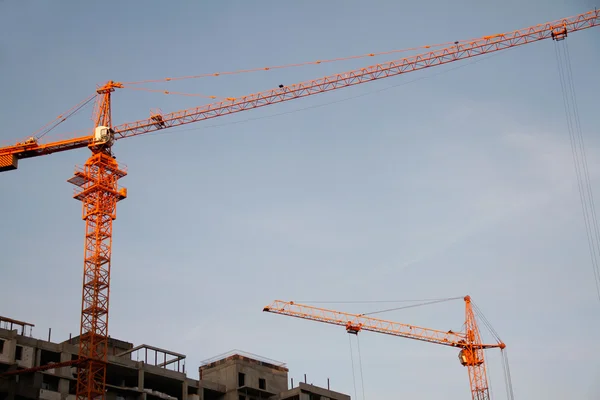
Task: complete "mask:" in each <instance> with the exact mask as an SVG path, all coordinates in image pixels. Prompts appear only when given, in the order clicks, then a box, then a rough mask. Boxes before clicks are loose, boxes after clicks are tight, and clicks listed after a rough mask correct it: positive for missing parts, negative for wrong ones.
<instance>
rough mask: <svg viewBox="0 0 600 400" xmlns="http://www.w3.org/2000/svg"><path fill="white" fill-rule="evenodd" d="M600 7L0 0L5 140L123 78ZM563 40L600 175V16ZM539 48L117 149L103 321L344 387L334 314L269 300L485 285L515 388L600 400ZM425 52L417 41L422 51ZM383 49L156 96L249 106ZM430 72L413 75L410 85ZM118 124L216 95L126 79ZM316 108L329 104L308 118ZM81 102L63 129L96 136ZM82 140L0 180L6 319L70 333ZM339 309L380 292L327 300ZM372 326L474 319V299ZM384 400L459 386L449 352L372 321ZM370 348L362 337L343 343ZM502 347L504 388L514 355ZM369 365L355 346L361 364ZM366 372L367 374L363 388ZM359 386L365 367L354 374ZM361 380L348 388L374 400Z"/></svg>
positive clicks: (254, 62) (547, 54)
mask: <svg viewBox="0 0 600 400" xmlns="http://www.w3.org/2000/svg"><path fill="white" fill-rule="evenodd" d="M595 5H600V4H598V3H597V2H596V3H594V1H593V0H569V1H567V0H507V1H504V2H502V3H501V4H500V3H498V2H482V1H476V0H455V1H452V2H447V1H443V0H431V1H428V2H425V1H424V2H421V3H417V2H406V1H396V2H394V1H391V0H389V1H384V0H373V1H369V2H366V1H355V0H346V1H342V0H331V1H297V2H292V1H273V0H271V1H267V0H261V1H255V2H249V1H219V2H200V1H197V2H192V1H181V2H159V1H144V2H142V1H129V2H116V1H103V2H79V1H66V0H63V1H52V2H50V1H47V2H42V1H16V0H4V1H1V2H0V27H1V28H0V31H1V33H2V34H1V35H0V72H1V73H0V88H1V92H2V96H0V120H1V121H2V129H0V142H9V143H10V142H14V141H16V140H18V139H21V138H24V137H27V136H28V135H30V134H31V133H32V132H34V131H35V130H37V129H38V128H39V127H41V126H43V125H44V124H45V123H46V122H48V121H50V120H52V119H53V118H55V117H56V116H57V115H59V114H60V113H62V112H63V111H65V110H67V109H69V108H70V107H72V106H73V105H75V104H76V103H78V102H79V101H80V100H82V99H84V98H85V97H86V96H89V95H91V94H93V92H94V89H95V87H96V85H97V84H99V83H102V82H105V81H107V80H109V79H112V80H117V81H138V80H145V79H160V78H166V77H176V76H184V75H197V74H202V73H211V72H223V71H234V70H240V69H246V68H255V67H265V66H274V65H283V64H292V63H300V62H307V61H314V60H320V59H331V58H336V57H346V56H353V55H359V54H365V53H372V52H385V51H390V50H397V49H405V48H411V47H415V46H422V45H428V44H436V43H444V42H450V41H455V40H461V39H470V38H475V37H479V36H483V35H488V34H494V33H499V32H505V31H509V30H513V29H518V28H524V27H527V26H530V25H535V24H537V23H542V22H546V21H551V20H554V19H558V18H561V17H567V16H571V15H574V14H577V13H580V12H585V11H588V10H590V9H593V7H594V6H595ZM567 40H568V46H569V51H570V58H571V62H572V67H573V78H574V84H575V88H576V90H577V96H578V101H579V115H580V119H581V123H582V130H583V132H584V134H585V135H586V141H587V142H586V143H587V151H588V163H589V168H590V176H591V180H592V185H593V186H594V187H595V188H597V185H598V182H599V179H600V156H599V155H598V148H599V146H600V139H598V133H600V132H599V128H598V126H599V125H598V119H597V118H598V114H597V113H598V102H597V94H598V93H599V92H600V80H598V79H597V78H598V65H599V64H600V45H599V43H600V28H594V29H590V30H587V31H583V32H578V33H574V34H573V35H570V36H569V38H568V39H567ZM555 46H556V43H555V42H553V41H550V40H547V41H543V42H540V43H535V44H530V45H527V46H524V47H521V48H517V49H512V50H508V51H505V52H501V53H498V54H497V55H495V56H492V57H487V58H485V59H483V60H481V61H478V62H476V63H474V62H472V61H465V62H461V64H460V65H462V67H461V68H458V69H456V66H458V65H459V64H453V65H451V66H448V67H436V68H434V69H430V70H427V71H422V72H416V73H411V74H407V75H405V76H402V77H395V78H390V79H385V80H382V81H379V82H374V83H368V84H364V85H359V86H357V87H354V88H348V89H342V90H339V91H337V92H335V93H329V94H324V95H318V96H315V97H309V98H306V99H301V100H295V101H291V102H288V103H286V104H279V105H273V106H271V107H265V108H262V109H259V110H252V111H248V112H244V113H241V114H238V115H234V116H228V117H223V118H218V119H215V120H213V121H207V122H205V123H196V124H192V125H188V126H186V127H180V128H174V129H172V130H169V131H164V132H163V133H162V134H160V135H148V136H146V137H138V138H133V139H128V140H123V141H120V142H118V143H117V145H116V146H115V153H116V155H117V159H118V160H119V161H121V162H123V163H125V164H126V165H127V166H128V168H129V175H128V176H127V177H126V178H125V179H123V180H122V181H121V182H122V184H123V185H124V186H126V187H127V188H128V191H129V197H128V199H127V200H125V201H124V202H122V203H120V204H119V209H118V210H119V211H118V218H117V220H116V222H115V227H114V232H115V233H114V246H113V273H112V291H111V314H110V332H111V335H112V336H113V337H118V338H120V339H123V340H127V341H130V342H133V343H135V344H141V343H148V344H152V345H156V346H160V347H164V348H168V349H171V350H173V351H176V352H180V353H184V354H187V356H188V358H187V369H188V370H190V371H192V372H191V375H192V376H194V377H196V376H197V367H198V365H199V364H200V362H201V361H202V360H204V359H207V358H210V357H213V356H215V355H218V354H220V353H223V352H226V351H228V350H231V349H234V348H238V349H242V350H245V351H248V352H252V353H257V354H260V355H263V356H265V357H269V358H274V359H277V360H281V361H284V362H287V363H288V366H289V368H290V370H291V371H290V376H291V377H293V378H294V379H295V381H298V380H300V379H301V378H302V376H303V374H304V373H306V374H307V375H308V379H309V382H312V383H314V384H317V385H322V386H324V385H326V380H327V378H328V377H329V378H330V379H331V385H332V389H334V390H338V391H341V392H345V393H349V394H352V396H353V397H354V389H353V378H352V365H351V361H350V345H349V341H348V339H347V338H346V336H347V335H346V333H345V332H344V329H343V328H340V327H334V326H330V325H324V324H319V323H316V322H310V321H302V320H298V319H293V318H289V317H284V316H278V315H273V314H267V313H263V312H262V311H261V310H262V308H263V306H265V305H266V304H268V303H269V302H270V301H272V300H274V299H284V300H297V301H301V300H304V301H350V300H353V301H358V300H402V299H425V298H445V297H455V296H463V295H465V294H470V295H471V296H472V297H473V299H474V301H475V302H476V303H477V304H478V305H479V306H480V307H481V308H482V309H483V311H484V313H485V316H486V317H487V319H488V320H490V322H491V323H492V325H493V327H494V328H495V330H496V331H497V332H498V333H499V334H500V337H501V338H502V340H504V342H506V343H507V345H508V349H507V350H508V354H509V360H510V366H511V372H512V380H513V385H514V390H515V395H516V398H521V399H525V398H543V399H548V400H564V399H567V398H581V399H597V398H598V397H599V396H600V384H599V383H598V382H600V379H598V377H599V376H600V361H599V360H600V358H599V357H598V354H600V344H599V342H598V340H597V337H598V330H599V328H600V322H599V319H598V315H599V309H600V303H599V302H598V299H597V297H596V293H595V288H594V283H593V273H592V267H591V264H590V261H589V260H590V259H589V253H588V248H587V243H586V237H585V230H584V225H583V219H582V214H581V210H580V203H579V195H578V192H577V181H576V178H575V174H574V170H573V162H572V159H571V150H570V147H569V140H568V134H567V129H566V119H565V114H564V108H563V103H562V96H561V92H560V82H559V75H558V69H557V62H556V58H555V49H554V47H555ZM409 54H410V53H409ZM400 57H402V54H392V55H387V56H381V57H377V58H376V59H373V58H369V59H359V60H353V61H343V62H336V63H331V64H321V65H313V66H306V67H301V68H288V69H280V70H271V71H268V72H257V73H247V74H239V75H233V76H220V77H211V78H202V79H193V80H186V81H181V82H177V83H171V84H168V83H161V84H154V85H145V86H144V87H148V88H152V89H161V90H171V91H180V92H186V93H196V94H197V93H200V94H204V95H215V96H223V97H227V96H238V95H243V94H248V93H253V92H256V91H260V90H265V89H270V88H272V87H276V86H277V85H279V84H291V83H295V82H299V81H302V80H305V79H310V78H318V77H321V76H324V75H326V74H329V73H335V72H344V71H346V70H350V69H353V68H357V67H362V66H368V65H371V64H372V63H374V62H379V61H387V60H391V59H394V58H400ZM415 79H418V80H417V81H415ZM113 99H114V103H113V110H114V112H113V116H114V121H115V123H117V124H118V123H122V122H129V121H134V120H137V119H143V118H146V117H147V116H148V113H149V110H150V109H151V108H154V107H159V108H161V109H162V110H163V111H165V112H167V111H175V110H179V109H185V108H189V107H193V106H196V105H202V104H205V103H207V102H209V100H207V99H205V98H202V97H189V96H188V97H185V96H174V95H170V96H167V95H164V94H160V93H158V94H157V93H150V92H139V91H132V90H126V89H123V90H120V91H117V92H116V93H115V94H114V97H113ZM317 106H319V107H317ZM90 117H91V109H90V108H86V109H84V110H83V111H82V112H81V113H80V115H79V114H78V116H77V117H74V118H73V120H72V121H67V122H66V123H65V124H64V126H63V125H61V126H60V127H59V128H57V129H56V130H55V131H53V132H52V133H50V134H49V135H48V136H47V138H48V139H53V138H54V139H56V138H60V137H61V134H65V133H69V132H71V131H74V130H87V129H90V128H91V127H92V122H91V120H90ZM87 156H88V151H87V150H86V149H82V150H78V151H72V152H67V153H61V154H56V155H51V156H47V157H40V158H38V159H29V160H23V161H22V162H21V163H20V166H19V169H18V170H17V171H13V172H10V173H4V174H2V175H0V191H1V193H0V194H1V195H0V221H2V222H1V223H0V238H1V242H0V243H1V245H0V251H1V252H2V257H1V261H0V272H1V278H0V284H1V287H2V289H1V290H0V315H4V316H8V317H13V318H17V319H22V320H26V321H30V322H32V323H35V324H36V327H35V329H34V336H36V337H41V338H45V337H46V336H47V331H48V328H50V327H51V328H52V335H53V340H55V341H60V340H64V339H66V338H68V335H69V333H73V334H77V333H78V329H79V328H78V326H79V312H80V306H81V299H80V296H81V275H82V272H81V271H82V260H83V251H82V250H83V232H84V223H83V221H81V209H80V204H79V203H78V202H77V201H75V200H73V199H72V198H71V196H72V187H71V185H70V184H68V183H67V182H66V180H67V179H68V178H69V177H70V176H71V174H72V172H73V168H74V166H75V165H78V164H82V163H83V162H84V161H85V160H86V157H87ZM327 306H329V307H331V308H338V309H340V310H344V311H350V312H365V311H371V310H375V309H378V308H386V307H389V306H390V305H387V304H386V305H381V304H379V305H372V304H371V305H362V304H328V305H327ZM381 316H382V317H385V318H389V319H393V320H396V321H400V322H407V323H413V324H418V325H421V326H426V327H431V328H439V329H443V330H445V329H454V330H457V329H460V326H461V324H462V322H463V321H464V311H463V303H462V301H453V302H449V303H443V304H441V305H432V306H427V307H420V308H416V309H409V310H403V311H398V312H393V313H389V314H382V315H381ZM359 340H360V346H361V347H360V349H361V361H362V370H363V374H364V384H365V394H366V398H369V399H386V398H393V397H403V398H411V399H431V398H444V399H466V398H469V383H468V376H467V371H466V370H465V369H464V368H463V367H462V366H460V364H459V363H458V359H457V351H456V350H454V349H451V348H445V347H441V346H436V345H433V344H428V343H422V342H417V341H412V340H407V339H402V338H395V337H390V336H385V335H379V334H376V333H364V334H362V335H361V336H360V338H359ZM353 346H354V347H355V350H356V343H353ZM487 354H488V360H489V368H490V370H491V372H490V374H491V380H492V388H493V391H494V393H495V394H496V398H498V399H500V398H504V397H503V396H504V393H503V378H502V374H501V362H500V361H501V359H500V356H499V354H498V352H497V351H493V350H491V351H490V352H488V353H487ZM354 361H355V363H356V361H357V358H356V354H355V356H354ZM357 379H358V377H357ZM358 380H359V381H360V379H358ZM360 392H361V390H360V385H359V398H360Z"/></svg>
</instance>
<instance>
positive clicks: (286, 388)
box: [0, 317, 350, 400]
mask: <svg viewBox="0 0 600 400" xmlns="http://www.w3.org/2000/svg"><path fill="white" fill-rule="evenodd" d="M32 328H33V324H29V323H27V322H23V321H17V320H13V319H9V318H4V317H0V375H1V374H3V373H5V372H9V371H13V370H17V369H26V368H33V367H39V366H43V365H48V364H51V363H59V362H65V361H70V360H75V359H77V353H78V342H79V340H78V337H74V338H70V339H69V340H66V341H64V342H61V343H53V342H51V341H50V340H41V339H34V338H32V337H31V329H32ZM28 331H29V332H28ZM185 358H186V356H185V355H183V354H179V353H175V352H172V351H169V350H165V349H161V348H158V347H154V346H150V345H145V344H142V345H139V346H134V345H133V344H132V343H128V342H124V341H121V340H116V339H113V338H110V339H109V356H108V367H107V377H106V382H107V385H106V386H107V393H106V398H107V400H155V399H162V400H258V399H272V400H350V396H347V395H344V394H342V393H338V392H334V391H331V390H328V389H326V388H321V387H317V386H313V385H308V384H306V383H299V384H298V385H296V386H295V387H294V384H293V381H290V380H289V379H288V369H287V367H286V365H285V364H283V363H280V362H277V361H273V360H269V359H266V358H263V357H259V356H256V355H252V354H248V353H244V352H241V351H233V352H230V353H227V354H223V355H220V356H218V357H215V358H213V359H210V360H207V361H205V362H203V363H202V365H201V366H200V367H199V377H200V379H198V380H196V379H191V378H188V377H187V375H186V365H185ZM75 383H76V368H75V367H61V368H53V369H47V370H44V371H37V372H31V373H27V374H19V375H11V376H6V377H0V400H25V399H44V400H75Z"/></svg>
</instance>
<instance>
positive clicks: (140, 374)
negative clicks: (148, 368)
mask: <svg viewBox="0 0 600 400" xmlns="http://www.w3.org/2000/svg"><path fill="white" fill-rule="evenodd" d="M138 388H139V390H144V369H143V367H142V368H140V369H138Z"/></svg>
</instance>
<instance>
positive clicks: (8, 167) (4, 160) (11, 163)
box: [0, 154, 19, 172]
mask: <svg viewBox="0 0 600 400" xmlns="http://www.w3.org/2000/svg"><path fill="white" fill-rule="evenodd" d="M18 166H19V159H18V158H17V156H16V155H14V154H7V155H0V172H4V171H12V170H15V169H17V167H18Z"/></svg>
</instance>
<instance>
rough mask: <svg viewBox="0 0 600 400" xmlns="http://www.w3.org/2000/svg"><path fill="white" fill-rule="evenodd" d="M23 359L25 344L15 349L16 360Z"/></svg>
mask: <svg viewBox="0 0 600 400" xmlns="http://www.w3.org/2000/svg"><path fill="white" fill-rule="evenodd" d="M22 359H23V346H17V349H16V350H15V360H17V361H20V360H22Z"/></svg>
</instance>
